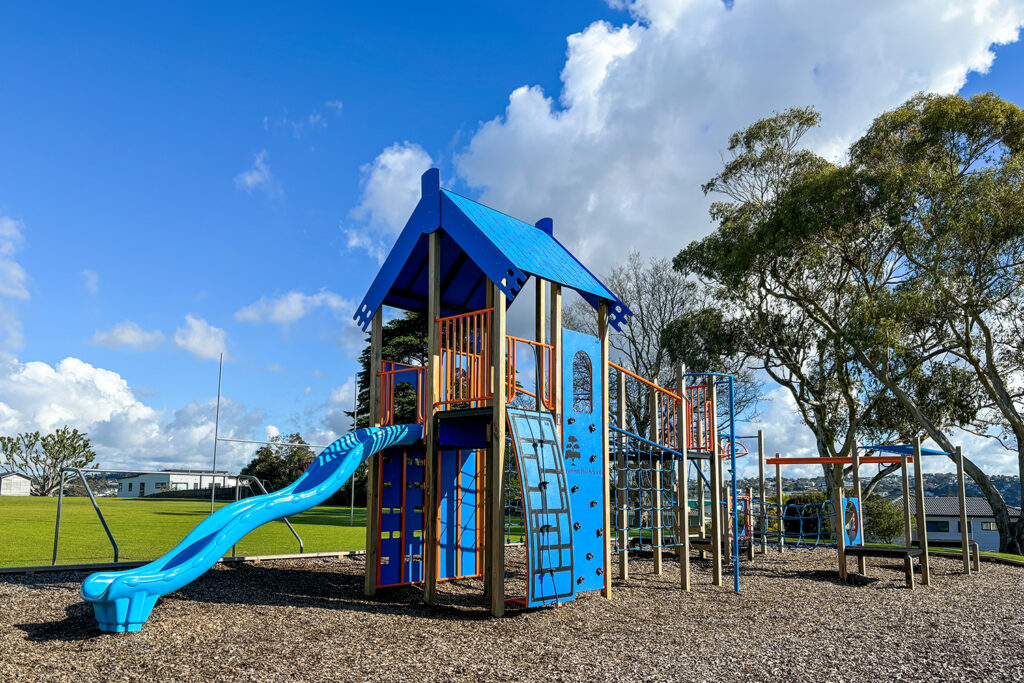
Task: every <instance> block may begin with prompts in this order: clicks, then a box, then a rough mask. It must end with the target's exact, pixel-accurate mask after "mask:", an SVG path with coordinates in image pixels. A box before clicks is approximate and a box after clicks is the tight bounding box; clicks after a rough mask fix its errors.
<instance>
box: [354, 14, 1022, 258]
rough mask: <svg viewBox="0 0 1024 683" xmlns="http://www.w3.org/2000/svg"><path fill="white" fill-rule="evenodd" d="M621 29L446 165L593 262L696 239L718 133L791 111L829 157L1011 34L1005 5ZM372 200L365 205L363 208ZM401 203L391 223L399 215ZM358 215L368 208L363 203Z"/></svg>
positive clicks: (713, 18)
mask: <svg viewBox="0 0 1024 683" xmlns="http://www.w3.org/2000/svg"><path fill="white" fill-rule="evenodd" d="M627 6H628V7H629V9H630V11H631V13H632V14H633V16H634V18H635V20H636V21H635V22H634V23H632V24H630V25H626V26H622V27H614V26H611V25H609V24H608V23H605V22H595V23H593V24H591V25H590V26H588V27H587V28H586V29H585V30H583V31H582V32H580V33H578V34H575V35H572V36H570V37H569V39H568V52H567V60H566V63H565V67H564V69H563V71H562V83H563V85H562V90H561V93H560V95H559V97H558V101H557V102H556V101H554V100H553V99H552V98H551V97H549V96H547V95H546V94H545V93H544V92H543V91H542V90H541V89H540V88H538V87H522V88H519V89H517V90H515V91H514V92H513V93H512V94H511V96H510V98H509V103H508V106H507V108H506V109H505V112H504V113H503V114H502V115H501V116H499V117H497V118H495V119H493V120H491V121H488V122H486V123H484V124H483V125H481V127H480V128H479V130H478V131H477V132H476V134H475V135H474V136H473V138H472V140H471V142H470V143H469V145H468V146H467V147H466V148H465V149H464V150H463V152H462V153H461V154H459V155H458V156H457V158H456V169H457V171H458V173H459V175H460V176H461V177H462V178H463V179H464V180H465V181H466V182H467V183H468V184H469V185H470V186H471V187H474V188H477V189H478V190H480V191H481V193H482V200H483V201H484V202H485V203H488V204H490V205H492V206H495V207H496V208H498V209H501V210H504V211H509V212H510V213H512V214H513V215H516V216H519V217H520V218H523V219H524V220H527V221H533V220H534V219H536V218H540V217H541V216H551V217H553V218H554V219H555V231H556V232H555V234H556V235H558V236H559V238H560V239H561V240H562V241H563V242H565V243H566V244H567V245H568V246H569V247H570V248H571V249H573V250H574V252H575V253H576V254H577V255H578V256H579V257H580V258H581V259H582V260H583V261H584V262H585V263H587V265H588V266H589V267H591V268H592V269H596V270H597V271H602V270H605V269H607V268H608V267H609V266H611V265H613V264H614V263H616V262H617V261H618V260H619V259H620V258H621V254H622V253H623V251H624V249H625V248H626V247H630V248H639V249H641V250H643V251H645V252H647V253H655V252H657V253H665V252H666V251H668V252H669V253H673V252H674V251H675V250H677V249H679V248H681V247H682V246H684V245H685V244H686V242H688V241H689V240H692V239H695V238H699V237H701V236H703V235H705V234H707V232H708V231H709V230H710V223H709V220H708V218H707V208H708V204H709V201H710V200H709V198H706V197H704V196H703V194H702V193H701V191H700V185H701V183H703V182H705V181H707V180H708V179H709V178H710V177H711V176H712V175H713V174H714V173H715V172H716V171H717V170H718V169H719V168H720V167H721V165H722V160H721V154H722V152H723V151H724V148H725V145H726V140H727V137H728V135H729V134H730V133H731V132H733V131H735V130H738V129H740V128H742V127H744V126H746V125H748V124H750V123H751V122H753V121H754V120H756V119H758V118H760V117H763V116H766V115H769V114H771V112H772V111H773V110H782V109H784V108H786V107H789V106H794V105H799V106H802V105H813V106H815V107H816V108H817V109H818V110H819V111H820V112H821V113H822V115H823V119H824V125H823V127H822V129H821V130H820V131H818V132H816V133H815V134H814V135H813V137H812V138H811V140H810V141H811V143H812V144H813V145H814V147H815V148H816V149H817V150H819V151H820V152H822V153H824V154H827V155H830V156H835V155H838V154H841V153H842V152H843V150H845V149H846V147H847V146H848V145H849V143H850V142H851V141H852V140H853V139H855V138H856V137H857V136H858V135H859V134H860V133H861V132H862V131H863V130H864V129H865V128H866V126H867V125H868V124H870V122H871V120H872V118H873V117H874V116H876V115H878V114H879V113H881V112H882V111H884V110H886V109H889V108H892V107H894V106H897V105H899V104H900V103H902V102H903V101H905V100H906V99H907V98H908V97H909V96H911V95H913V94H914V93H915V92H918V91H922V90H923V91H934V92H946V93H948V92H955V91H956V90H958V89H959V88H960V86H961V85H962V84H963V83H964V81H965V78H966V76H967V74H968V73H969V72H971V71H984V70H986V69H987V68H988V67H989V66H990V65H991V63H992V60H993V52H992V50H991V47H992V45H993V44H1000V43H1007V42H1012V41H1014V40H1016V39H1017V31H1018V27H1019V26H1020V25H1021V23H1022V20H1024V7H1022V3H1021V2H1020V1H1019V0H1017V1H1013V2H1011V1H1007V0H1002V1H995V0H976V1H975V2H966V1H965V2H961V3H949V2H944V1H943V2H940V1H938V0H936V1H927V2H926V1H921V0H901V1H898V2H897V1H893V2H886V3H851V2H838V1H830V2H817V3H785V2H764V1H757V2H755V1H753V0H737V1H736V2H735V3H734V4H733V6H732V8H731V9H729V8H727V7H725V6H724V4H723V3H721V2H714V1H712V0H706V1H705V2H692V1H691V2H683V1H681V0H641V1H640V2H635V3H631V4H628V5H627ZM367 205H368V206H375V204H374V203H370V202H368V203H367ZM407 208H408V207H403V211H402V212H399V211H397V206H396V207H395V211H394V212H393V213H394V215H398V214H401V215H402V216H405V215H408V214H407V211H405V209H407ZM367 211H369V209H367Z"/></svg>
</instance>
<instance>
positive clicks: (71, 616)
mask: <svg viewBox="0 0 1024 683" xmlns="http://www.w3.org/2000/svg"><path fill="white" fill-rule="evenodd" d="M65 612H66V616H65V617H64V619H62V620H60V621H44V622H41V623H38V624H15V625H14V627H15V628H18V629H21V630H22V631H24V633H25V640H29V641H32V642H36V643H51V642H57V641H59V642H66V643H70V642H76V641H81V640H92V639H93V638H99V637H101V636H102V635H103V634H102V633H100V631H99V629H97V628H96V621H95V619H94V618H93V613H92V605H89V604H86V603H84V602H81V603H77V604H74V605H71V606H69V607H67V608H66V609H65Z"/></svg>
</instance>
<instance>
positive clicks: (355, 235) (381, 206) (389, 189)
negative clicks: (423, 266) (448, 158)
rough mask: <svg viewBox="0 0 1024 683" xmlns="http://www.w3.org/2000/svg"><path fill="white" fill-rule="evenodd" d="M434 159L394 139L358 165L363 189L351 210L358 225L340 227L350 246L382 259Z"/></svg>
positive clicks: (410, 208) (402, 225) (414, 145)
mask: <svg viewBox="0 0 1024 683" xmlns="http://www.w3.org/2000/svg"><path fill="white" fill-rule="evenodd" d="M433 163H434V162H433V159H431V158H430V155H429V154H427V153H426V152H425V151H424V150H423V148H422V147H420V146H419V145H417V144H415V143H411V142H396V143H395V144H393V145H391V146H390V147H387V148H386V149H385V150H384V151H383V152H381V153H380V154H378V155H377V158H376V159H374V160H373V161H372V162H371V163H369V164H366V165H364V166H363V167H362V169H360V170H361V172H362V192H361V195H360V201H359V204H358V205H357V206H356V207H355V208H354V209H353V210H352V218H354V219H355V220H356V221H358V222H359V223H360V225H358V226H354V227H343V228H342V231H343V232H344V234H345V236H346V238H347V240H348V242H347V246H348V248H349V249H362V250H364V251H366V252H367V253H369V254H370V255H371V256H372V257H373V258H375V259H377V260H378V261H382V260H383V256H384V255H385V254H386V253H387V249H388V248H389V247H390V246H391V243H392V242H393V241H394V237H395V236H396V235H397V234H398V233H399V232H400V231H401V229H402V228H403V227H405V222H406V221H407V220H409V215H410V214H411V213H412V210H413V209H414V208H415V207H416V202H417V201H419V198H420V176H421V175H423V172H424V171H426V170H427V169H428V168H430V167H431V166H432V165H433Z"/></svg>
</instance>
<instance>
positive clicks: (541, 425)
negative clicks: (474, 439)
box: [507, 409, 576, 607]
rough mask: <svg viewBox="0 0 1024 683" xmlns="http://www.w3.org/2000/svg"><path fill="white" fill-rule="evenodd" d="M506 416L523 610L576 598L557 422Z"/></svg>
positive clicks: (528, 414) (515, 413)
mask: <svg viewBox="0 0 1024 683" xmlns="http://www.w3.org/2000/svg"><path fill="white" fill-rule="evenodd" d="M507 414H508V422H509V427H510V430H509V431H510V434H511V437H512V444H513V448H514V450H515V454H516V459H517V461H518V464H519V475H520V484H521V486H522V491H523V516H524V518H525V520H526V525H525V526H526V551H527V573H528V575H527V594H526V606H527V607H539V606H541V605H551V604H555V603H559V602H566V601H569V600H572V599H574V598H575V596H576V585H575V583H574V581H573V578H574V573H573V543H572V538H573V531H572V517H571V515H570V512H569V490H568V484H567V482H566V477H565V463H564V462H563V460H562V453H561V449H560V448H559V444H558V431H557V430H556V428H555V420H554V417H553V416H552V415H551V414H550V413H547V412H536V411H530V410H515V409H509V410H508V411H507Z"/></svg>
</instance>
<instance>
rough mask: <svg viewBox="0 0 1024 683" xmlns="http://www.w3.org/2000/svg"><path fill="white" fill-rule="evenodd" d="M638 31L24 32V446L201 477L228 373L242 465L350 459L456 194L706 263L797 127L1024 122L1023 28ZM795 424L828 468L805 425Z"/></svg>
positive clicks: (2, 227) (513, 9) (21, 22)
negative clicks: (414, 213)
mask: <svg viewBox="0 0 1024 683" xmlns="http://www.w3.org/2000/svg"><path fill="white" fill-rule="evenodd" d="M613 4H614V6H610V5H609V4H605V3H602V2H597V1H590V0H586V1H580V2H573V3H540V2H525V3H516V4H512V3H466V2H449V3H440V4H426V3H384V4H373V3H361V4H355V5H342V4H340V3H311V4H308V5H304V6H303V7H298V8H297V7H290V6H284V5H281V4H279V3H273V4H272V3H244V4H243V3H232V4H226V3H221V4H217V6H216V7H211V6H207V5H202V4H197V5H193V6H191V7H184V6H180V5H173V4H171V3H167V4H152V3H130V4H129V3H121V4H116V5H115V4H106V5H103V6H102V7H99V8H97V7H95V6H85V5H81V4H70V3H69V4H53V5H50V4H42V3H21V4H15V5H13V6H12V5H7V6H5V7H4V8H3V9H0V93H2V97H0V160H2V161H0V344H2V345H3V347H2V349H0V366H2V368H0V431H4V432H7V431H18V430H21V429H28V428H43V429H47V428H51V427H53V426H59V425H60V424H64V423H68V424H74V425H76V426H80V427H82V428H83V429H88V430H89V431H90V433H91V434H93V435H94V436H95V438H96V441H97V444H98V445H99V446H100V447H101V455H102V456H103V459H104V461H105V462H106V463H107V464H116V465H119V466H127V465H133V466H147V467H148V466H158V465H170V464H175V465H195V466H201V465H202V464H205V463H206V462H207V461H208V458H209V453H210V450H211V441H210V433H211V420H212V404H211V400H212V398H213V395H214V393H215V391H216V361H215V360H214V358H215V357H216V354H217V352H218V351H219V350H220V349H221V348H224V349H225V350H226V352H227V354H228V356H229V358H230V360H229V362H227V363H226V365H225V396H226V397H227V399H228V403H227V405H226V408H225V414H224V418H223V423H222V424H223V427H224V429H225V430H226V433H227V434H228V435H230V436H235V437H239V438H257V439H258V438H264V437H265V435H266V434H267V429H268V427H271V426H272V427H274V428H277V429H280V430H281V431H291V430H294V429H301V430H302V431H303V433H304V434H307V435H308V436H309V437H310V438H314V439H319V440H326V439H329V438H332V437H333V436H335V435H336V434H337V433H338V432H339V431H340V430H343V429H344V427H345V425H346V424H347V422H346V421H345V420H343V419H342V418H341V417H340V413H341V411H342V410H345V409H348V408H349V406H350V403H351V393H352V384H351V377H352V375H353V372H354V368H355V364H354V357H355V355H356V353H357V351H358V346H359V344H360V343H361V335H360V334H359V333H358V332H357V330H355V328H354V327H353V326H352V324H351V322H350V320H351V314H352V310H353V307H354V305H355V304H356V303H358V301H359V299H360V298H361V297H362V294H363V293H364V291H365V288H366V287H367V286H368V284H369V282H370V280H371V278H372V277H373V275H374V273H375V272H376V269H377V266H378V261H377V259H378V258H379V255H380V254H381V253H382V250H386V248H387V247H389V246H390V243H391V241H393V239H394V235H395V234H396V231H397V229H398V228H399V227H400V224H401V221H402V220H403V218H404V216H405V215H407V213H408V211H409V209H411V206H412V202H414V200H415V196H416V192H417V185H416V178H417V177H418V175H419V173H420V172H421V171H422V170H424V169H425V168H426V167H428V166H430V165H436V166H439V167H440V168H441V173H442V178H443V179H444V182H445V184H446V185H448V186H451V187H455V188H456V189H458V190H459V191H461V192H464V193H466V194H469V195H470V196H474V197H479V198H481V199H482V200H484V201H486V202H487V203H489V204H491V205H493V206H495V207H497V208H499V209H502V210H505V211H508V212H510V213H513V214H515V215H517V216H519V217H521V218H523V219H524V220H527V221H530V222H532V221H534V220H536V218H539V217H540V216H544V215H550V216H553V217H554V218H555V226H556V227H555V229H556V231H557V234H559V235H560V236H561V237H562V238H563V240H564V241H566V242H567V243H568V244H569V245H570V246H571V248H573V249H574V250H575V251H576V252H577V253H578V254H580V255H581V257H582V258H583V259H584V260H585V261H586V262H587V263H588V265H590V266H591V267H592V269H593V270H595V271H598V272H600V271H602V270H606V269H607V268H609V267H611V266H613V265H614V264H615V262H616V260H617V259H619V258H621V256H622V255H623V254H624V253H625V251H628V250H629V249H636V250H639V251H641V252H642V253H644V254H648V255H671V254H672V253H674V252H675V251H677V250H678V249H679V248H680V247H681V246H683V244H685V242H686V241H688V240H689V239H693V238H696V237H699V236H701V235H702V234H705V233H706V232H707V231H708V229H709V223H708V220H707V200H706V199H705V198H704V197H703V196H702V195H700V193H699V184H700V182H702V181H703V180H706V179H707V177H709V176H710V174H711V173H713V172H714V167H715V164H716V163H719V159H720V157H719V154H720V152H721V150H722V148H723V147H724V144H725V139H726V136H727V135H728V134H729V132H731V131H732V130H735V129H736V128H738V127H740V126H742V125H745V124H746V123H749V122H750V121H752V120H754V119H755V118H757V117H760V116H763V115H765V114H767V113H769V112H770V111H771V110H772V109H776V108H781V107H785V106H789V105H794V104H813V105H815V106H817V107H818V108H819V109H820V110H821V111H822V113H823V115H824V117H825V125H824V126H823V128H822V130H821V131H820V132H819V133H818V134H817V137H816V138H815V139H814V141H813V142H814V144H815V145H816V147H817V148H818V149H819V151H822V152H823V153H826V154H829V153H831V154H838V153H840V152H841V151H842V150H843V149H844V148H845V146H846V145H848V144H849V142H850V141H851V140H852V139H854V138H855V137H856V136H857V134H858V133H859V132H861V131H862V130H863V129H864V127H865V126H866V125H867V124H868V123H870V120H871V117H872V116H874V115H876V114H877V113H880V112H881V111H883V110H884V109H886V108H891V107H893V106H896V105H898V104H899V103H900V102H902V101H903V100H904V99H906V98H907V97H909V96H910V95H911V94H913V93H914V92H917V91H919V90H929V91H931V90H934V91H939V92H950V91H957V90H960V91H962V92H964V93H965V94H969V93H973V92H978V91H986V90H994V91H996V92H997V93H998V94H1000V95H1002V96H1003V97H1005V98H1007V99H1010V100H1014V101H1017V102H1024V85H1022V83H1024V79H1022V78H1021V77H1020V74H1021V70H1022V67H1024V49H1022V47H1021V46H1020V44H1019V43H1016V42H1015V41H1016V37H1017V30H1018V28H1019V26H1020V22H1021V18H1022V17H1024V11H1022V10H1021V8H1020V6H1019V3H1011V2H1000V3H994V4H992V5H990V6H987V7H985V8H984V9H978V10H974V9H971V11H964V12H963V13H959V14H958V13H957V12H952V13H951V11H948V8H947V9H945V10H943V9H942V8H943V7H945V6H944V5H940V4H933V3H928V2H925V3H914V2H908V3H899V2H896V3H890V4H888V5H887V6H886V8H885V9H884V10H883V9H879V7H881V6H879V7H876V8H874V9H863V8H858V7H850V6H844V5H837V6H834V7H828V6H827V5H829V4H830V3H820V5H821V7H819V6H817V5H816V6H815V8H814V9H813V10H809V11H801V12H798V11H796V10H794V9H793V8H791V7H789V6H788V5H787V4H786V3H782V4H779V3H760V4H758V3H753V2H750V1H748V2H737V3H735V4H733V5H732V7H731V9H729V8H726V7H725V6H723V5H722V4H721V3H718V2H715V1H714V0H705V1H704V2H697V3H677V2H672V1H670V0H648V1H645V2H643V3H639V4H623V3H613ZM969 4H970V3H964V5H965V6H967V5H969ZM922 8H923V9H922ZM865 38H869V39H870V44H871V45H872V46H873V49H872V50H865V49H862V46H863V45H864V44H867V43H865V42H864V39H865ZM1003 43H1006V44H1003ZM993 55H994V57H995V59H994V61H992V56H993ZM982 72H984V73H982ZM67 359H70V360H67ZM764 423H765V426H766V427H767V428H768V429H769V430H771V429H775V430H776V432H777V433H779V434H780V437H779V438H780V439H782V438H783V437H782V436H781V435H782V434H783V433H785V434H787V436H786V437H784V438H786V439H791V440H792V441H793V444H794V446H793V447H794V449H796V450H799V449H801V448H807V447H809V445H808V441H807V438H806V434H804V435H802V436H799V437H797V436H789V434H790V433H791V432H793V431H794V430H797V431H798V430H799V427H798V426H796V424H795V422H794V420H793V416H792V414H791V413H789V412H788V411H787V408H786V407H785V401H776V402H775V404H773V408H772V409H771V410H769V411H767V412H766V415H765V418H764ZM810 445H813V440H811V441H810ZM777 449H779V450H782V448H781V447H778V448H777ZM247 454H248V452H247V451H245V450H244V449H229V450H227V451H226V452H225V455H224V457H225V458H226V460H227V462H228V463H229V465H230V466H232V467H238V466H240V465H241V464H244V461H245V459H246V456H247ZM992 458H993V460H991V462H992V464H993V465H992V466H993V468H997V469H998V468H1001V467H1003V466H1004V465H1003V464H1001V461H1000V460H999V456H998V455H993V456H992ZM1006 466H1007V467H1008V466H1009V465H1006Z"/></svg>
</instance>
